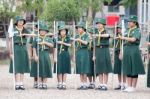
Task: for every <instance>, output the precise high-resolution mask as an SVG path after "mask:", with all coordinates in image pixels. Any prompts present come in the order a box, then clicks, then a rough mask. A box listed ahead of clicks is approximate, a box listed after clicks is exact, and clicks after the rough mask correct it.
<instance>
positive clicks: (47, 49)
mask: <svg viewBox="0 0 150 99" xmlns="http://www.w3.org/2000/svg"><path fill="white" fill-rule="evenodd" d="M39 51H49V49H43V50H42V49H40V50H39Z"/></svg>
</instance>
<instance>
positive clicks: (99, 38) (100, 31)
mask: <svg viewBox="0 0 150 99" xmlns="http://www.w3.org/2000/svg"><path fill="white" fill-rule="evenodd" d="M104 30H105V29H104V28H103V29H101V30H98V33H99V34H98V35H99V36H98V44H97V45H98V46H100V40H101V37H100V35H101V33H102V32H103V31H104Z"/></svg>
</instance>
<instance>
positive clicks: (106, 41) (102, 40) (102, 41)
mask: <svg viewBox="0 0 150 99" xmlns="http://www.w3.org/2000/svg"><path fill="white" fill-rule="evenodd" d="M99 33H100V32H99V30H98V29H95V34H99ZM101 34H107V33H106V30H104V31H103V32H102V33H101ZM99 41H100V42H99ZM103 45H104V46H109V37H108V38H103V37H100V40H99V37H97V38H96V39H95V46H103Z"/></svg>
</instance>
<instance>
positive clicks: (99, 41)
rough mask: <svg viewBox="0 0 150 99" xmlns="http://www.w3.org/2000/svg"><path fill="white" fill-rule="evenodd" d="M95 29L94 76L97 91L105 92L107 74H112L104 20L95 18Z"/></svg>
mask: <svg viewBox="0 0 150 99" xmlns="http://www.w3.org/2000/svg"><path fill="white" fill-rule="evenodd" d="M95 23H96V25H97V28H96V29H95V34H94V35H93V36H94V38H95V47H96V51H95V56H94V55H93V60H94V59H96V71H95V72H96V74H97V75H98V76H99V83H100V85H99V86H98V88H97V90H104V91H105V90H107V82H108V74H109V73H110V72H112V65H111V59H110V53H109V38H110V35H109V34H108V33H106V30H105V25H106V19H104V18H97V19H96V21H95Z"/></svg>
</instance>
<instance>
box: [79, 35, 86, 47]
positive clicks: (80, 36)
mask: <svg viewBox="0 0 150 99" xmlns="http://www.w3.org/2000/svg"><path fill="white" fill-rule="evenodd" d="M84 34H85V32H83V33H82V34H79V39H81V38H82V36H83V35H84ZM80 46H81V42H79V41H78V47H80Z"/></svg>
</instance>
